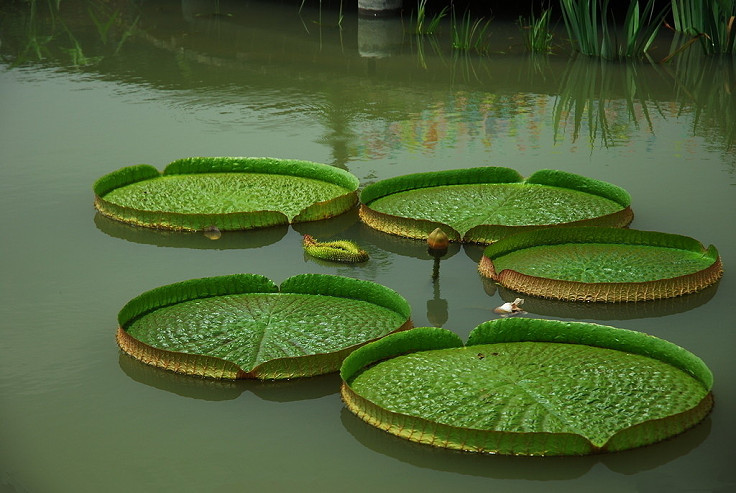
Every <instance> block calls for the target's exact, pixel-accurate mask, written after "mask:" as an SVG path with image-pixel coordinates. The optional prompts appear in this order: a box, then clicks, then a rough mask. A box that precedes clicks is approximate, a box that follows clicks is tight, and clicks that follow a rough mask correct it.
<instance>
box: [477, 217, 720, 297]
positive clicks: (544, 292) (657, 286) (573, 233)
mask: <svg viewBox="0 0 736 493" xmlns="http://www.w3.org/2000/svg"><path fill="white" fill-rule="evenodd" d="M479 272H480V273H481V275H483V276H485V277H489V278H491V279H493V280H495V281H497V282H498V283H499V284H501V285H502V286H504V287H506V288H508V289H511V290H514V291H517V292H520V293H524V294H529V295H532V296H539V297H542V298H550V299H560V300H567V301H602V302H620V301H646V300H656V299H662V298H670V297H674V296H680V295H684V294H688V293H694V292H696V291H700V290H702V289H704V288H706V287H707V286H710V285H712V284H714V283H715V282H717V281H718V279H720V278H721V276H722V274H723V267H722V263H721V259H720V257H719V256H718V251H717V250H716V248H715V247H713V246H710V247H709V248H707V249H706V248H705V247H704V246H703V245H702V244H701V243H700V242H698V241H696V240H694V239H693V238H689V237H686V236H680V235H673V234H666V233H658V232H653V231H638V230H631V229H620V228H588V227H582V228H553V229H547V230H538V231H528V232H523V233H519V234H516V235H512V236H509V237H506V238H504V239H502V240H500V241H498V242H497V243H495V244H493V245H489V246H488V247H486V249H485V251H484V253H483V257H482V258H481V261H480V264H479Z"/></svg>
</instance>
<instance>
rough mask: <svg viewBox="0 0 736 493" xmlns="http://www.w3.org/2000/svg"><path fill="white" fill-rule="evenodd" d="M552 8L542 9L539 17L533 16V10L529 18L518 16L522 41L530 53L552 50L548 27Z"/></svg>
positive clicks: (550, 33)
mask: <svg viewBox="0 0 736 493" xmlns="http://www.w3.org/2000/svg"><path fill="white" fill-rule="evenodd" d="M551 12H552V9H549V8H548V9H545V10H543V11H542V15H541V16H540V17H535V16H534V11H532V14H531V16H530V18H529V19H524V18H523V17H519V20H518V23H519V28H521V30H522V33H523V38H524V43H525V44H526V47H527V49H528V50H529V51H531V52H532V53H551V52H552V32H551V31H550V29H549V20H550V14H551Z"/></svg>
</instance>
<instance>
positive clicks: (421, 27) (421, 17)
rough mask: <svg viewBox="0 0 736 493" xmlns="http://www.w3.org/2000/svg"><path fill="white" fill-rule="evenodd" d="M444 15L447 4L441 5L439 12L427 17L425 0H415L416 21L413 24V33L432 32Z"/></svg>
mask: <svg viewBox="0 0 736 493" xmlns="http://www.w3.org/2000/svg"><path fill="white" fill-rule="evenodd" d="M446 15H447V6H445V7H443V8H442V10H440V11H439V13H437V14H434V15H433V16H432V17H429V16H428V14H427V0H417V21H416V25H415V26H414V34H419V35H425V34H434V33H435V32H437V28H438V27H439V25H440V22H441V21H442V19H443V18H444V17H445V16H446Z"/></svg>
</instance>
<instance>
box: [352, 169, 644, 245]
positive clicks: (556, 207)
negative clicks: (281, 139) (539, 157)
mask: <svg viewBox="0 0 736 493" xmlns="http://www.w3.org/2000/svg"><path fill="white" fill-rule="evenodd" d="M361 202H362V205H361V210H360V213H361V218H362V219H363V221H364V222H366V223H367V224H368V225H369V226H371V227H373V228H376V229H378V230H381V231H384V232H387V233H391V234H396V235H400V236H406V237H409V238H421V239H425V238H427V236H428V235H429V234H430V233H431V231H433V230H434V229H435V228H437V227H439V228H441V229H443V230H444V231H445V232H446V233H447V235H448V236H449V238H450V239H451V240H452V241H465V242H476V243H492V242H494V241H497V240H498V239H499V238H502V237H504V236H506V235H509V234H511V233H514V232H518V231H520V230H525V229H538V228H540V227H549V226H568V225H595V226H611V227H622V226H626V225H627V224H629V222H631V219H632V218H633V214H632V212H631V209H630V203H631V199H630V197H629V195H628V193H626V191H625V190H623V189H621V188H619V187H616V186H614V185H611V184H609V183H605V182H602V181H598V180H593V179H590V178H586V177H583V176H580V175H575V174H572V173H566V172H563V171H558V170H541V171H537V172H536V173H534V174H533V175H532V176H530V177H529V178H528V179H526V180H524V179H523V178H522V177H521V175H519V174H518V173H517V172H516V171H514V170H511V169H509V168H500V167H486V168H470V169H461V170H451V171H440V172H430V173H417V174H411V175H405V176H399V177H396V178H391V179H388V180H383V181H380V182H377V183H374V184H372V185H369V186H367V187H365V189H364V190H363V192H362V193H361Z"/></svg>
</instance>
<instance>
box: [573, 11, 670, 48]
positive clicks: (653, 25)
mask: <svg viewBox="0 0 736 493" xmlns="http://www.w3.org/2000/svg"><path fill="white" fill-rule="evenodd" d="M609 4H610V0H560V6H561V8H562V17H563V20H564V22H565V27H566V28H567V32H568V35H569V36H570V38H571V39H572V41H573V46H574V47H575V48H576V49H577V50H578V51H580V52H581V53H583V54H585V55H588V56H596V57H601V58H605V59H609V60H625V59H634V58H636V59H641V58H644V57H645V56H646V53H647V51H648V50H649V48H650V47H651V45H652V43H653V41H654V39H655V38H656V36H657V33H658V32H659V28H660V26H661V24H662V21H663V20H664V17H665V15H666V14H667V13H668V11H669V8H665V9H662V10H660V11H659V12H656V11H655V2H654V0H647V2H646V4H645V5H644V7H643V8H642V7H640V4H639V1H638V0H632V1H631V2H630V3H629V7H628V9H627V11H626V16H625V18H624V22H623V24H622V25H621V26H619V25H617V23H616V20H615V19H614V18H613V15H612V14H611V13H610V9H609Z"/></svg>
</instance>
